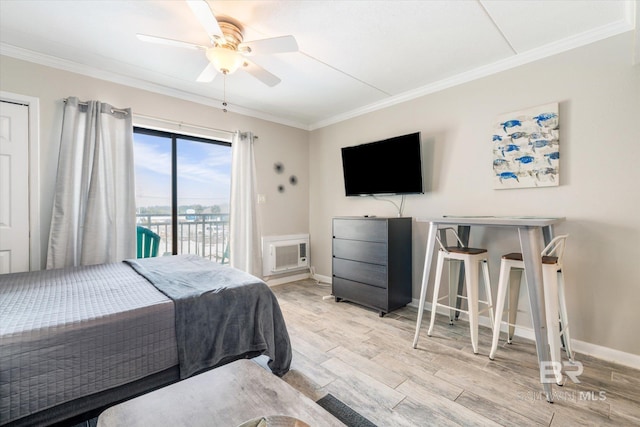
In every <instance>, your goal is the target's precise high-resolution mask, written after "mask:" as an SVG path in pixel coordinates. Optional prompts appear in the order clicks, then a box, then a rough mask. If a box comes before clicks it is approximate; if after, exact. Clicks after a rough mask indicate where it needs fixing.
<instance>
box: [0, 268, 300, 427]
mask: <svg viewBox="0 0 640 427" xmlns="http://www.w3.org/2000/svg"><path fill="white" fill-rule="evenodd" d="M258 355H264V356H267V357H268V359H269V362H268V366H269V367H270V368H271V370H272V372H273V373H274V374H276V375H280V376H281V375H283V374H284V373H286V372H287V371H288V369H289V366H290V363H291V345H290V341H289V335H288V333H287V330H286V326H285V323H284V319H283V317H282V312H281V311H280V307H279V305H278V302H277V300H276V298H275V296H274V295H273V293H272V292H271V290H270V289H269V288H268V286H267V285H266V284H265V283H264V282H263V281H261V280H259V279H257V278H256V277H254V276H251V275H249V274H246V273H244V272H241V271H239V270H236V269H233V268H231V267H228V266H221V265H218V264H215V263H213V262H210V261H208V260H204V259H202V258H200V257H197V256H194V255H179V256H169V257H157V258H146V259H140V260H127V261H125V262H121V263H112V264H102V265H94V266H84V267H75V268H65V269H58V270H47V271H36V272H29V273H15V274H7V275H0V425H5V424H6V425H12V426H13V425H15V426H18V425H47V424H51V423H54V422H58V421H61V420H68V419H70V418H72V417H74V416H77V415H79V414H86V413H88V412H90V411H95V410H97V409H98V408H102V407H104V406H108V405H110V404H113V403H116V402H119V401H122V400H125V399H127V398H130V397H132V396H135V395H138V394H140V393H143V392H146V391H149V390H153V389H155V388H158V387H161V386H164V385H167V384H169V383H172V382H175V381H178V380H180V379H184V378H187V377H190V376H192V375H194V374H196V373H199V372H202V371H204V370H207V369H211V368H213V367H216V366H220V365H223V364H225V363H228V362H231V361H233V360H237V359H241V358H248V357H255V356H258Z"/></svg>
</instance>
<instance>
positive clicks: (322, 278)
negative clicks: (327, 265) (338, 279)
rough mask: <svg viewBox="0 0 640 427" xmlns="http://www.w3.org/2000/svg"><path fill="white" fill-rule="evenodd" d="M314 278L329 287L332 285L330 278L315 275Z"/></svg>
mask: <svg viewBox="0 0 640 427" xmlns="http://www.w3.org/2000/svg"><path fill="white" fill-rule="evenodd" d="M313 278H314V279H316V280H317V281H318V282H320V283H327V284H329V285H330V284H331V277H329V276H323V275H322V274H314V275H313Z"/></svg>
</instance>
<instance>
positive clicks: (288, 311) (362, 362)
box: [272, 280, 640, 427]
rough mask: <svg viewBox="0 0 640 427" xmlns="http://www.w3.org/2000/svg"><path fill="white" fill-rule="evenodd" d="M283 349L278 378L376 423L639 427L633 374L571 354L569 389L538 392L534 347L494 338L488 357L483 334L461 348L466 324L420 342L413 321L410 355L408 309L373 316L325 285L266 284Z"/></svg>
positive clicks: (487, 337) (639, 386)
mask: <svg viewBox="0 0 640 427" xmlns="http://www.w3.org/2000/svg"><path fill="white" fill-rule="evenodd" d="M272 290H273V292H274V293H275V294H276V296H277V297H278V300H279V302H280V306H281V308H282V311H283V313H284V317H285V319H286V322H287V328H288V330H289V334H290V336H291V342H292V345H293V362H292V365H291V366H292V367H291V371H290V372H289V373H287V374H286V375H285V377H284V379H285V381H287V382H288V383H289V384H291V385H293V386H294V387H295V388H297V389H298V390H300V391H301V392H303V393H304V394H306V395H307V396H309V397H311V398H312V399H314V400H317V399H318V398H320V397H322V396H323V395H325V394H326V393H331V394H333V395H334V396H336V397H337V398H338V399H340V400H342V401H343V402H345V403H346V404H348V405H349V406H351V407H352V408H353V409H355V410H356V411H358V412H359V413H361V414H362V415H363V416H365V417H367V418H368V419H369V420H371V421H372V422H374V423H375V424H377V425H378V426H394V427H396V426H424V425H463V426H474V425H479V426H489V425H510V426H530V425H531V426H533V425H545V426H568V425H621V426H627V425H640V371H638V370H634V369H630V368H627V367H624V366H620V365H616V364H613V363H609V362H605V361H602V360H599V359H595V358H593V357H589V356H585V355H581V354H577V356H576V360H577V361H579V362H581V363H582V364H583V366H584V372H583V373H582V374H581V375H580V376H579V377H578V379H579V381H580V383H579V384H576V383H574V382H572V381H571V380H570V379H568V380H567V381H566V384H565V385H564V386H563V387H558V386H555V385H554V386H553V390H554V394H555V403H553V404H549V403H547V402H546V400H545V399H544V397H543V395H542V388H541V386H540V383H539V373H538V369H537V358H536V351H535V344H534V343H533V342H532V341H529V340H526V339H523V338H519V337H516V338H515V339H514V342H513V344H511V345H508V344H505V343H504V340H501V341H500V347H499V348H498V353H497V355H496V359H495V360H494V361H491V360H489V357H488V353H489V348H490V345H491V330H490V329H489V328H485V327H481V329H480V340H479V349H480V354H478V355H474V354H473V352H472V350H471V341H470V338H469V329H468V323H466V322H465V321H459V322H456V324H455V325H453V326H449V324H448V319H447V318H445V317H439V318H438V320H437V322H436V327H435V329H434V335H433V336H432V337H427V335H426V330H427V326H428V313H426V314H427V315H426V316H424V318H423V326H422V329H421V337H420V341H419V344H418V349H413V348H412V346H411V344H412V342H413V335H414V332H415V322H416V315H417V310H416V309H415V308H412V307H405V308H402V309H400V310H397V311H394V312H392V313H390V314H388V315H387V316H385V317H383V318H380V317H378V313H377V312H376V311H374V310H370V309H367V308H364V307H362V306H359V305H355V304H352V303H347V302H340V303H336V302H334V300H333V299H328V300H327V299H323V298H322V297H323V296H326V295H330V294H331V287H330V286H323V285H318V284H316V283H315V282H314V281H311V280H305V281H299V282H293V283H288V284H283V285H279V286H275V287H273V288H272Z"/></svg>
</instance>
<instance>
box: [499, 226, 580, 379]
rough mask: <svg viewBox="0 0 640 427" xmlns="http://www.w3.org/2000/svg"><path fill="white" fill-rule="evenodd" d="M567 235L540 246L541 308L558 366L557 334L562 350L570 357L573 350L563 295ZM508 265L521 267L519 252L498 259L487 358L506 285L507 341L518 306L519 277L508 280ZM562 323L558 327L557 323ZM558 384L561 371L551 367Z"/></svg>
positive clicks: (552, 357)
mask: <svg viewBox="0 0 640 427" xmlns="http://www.w3.org/2000/svg"><path fill="white" fill-rule="evenodd" d="M567 237H568V235H566V234H565V235H562V236H558V237H556V238H554V239H553V240H551V242H549V244H548V245H547V246H546V247H545V248H544V249H543V250H542V253H541V256H542V281H543V284H544V295H545V298H544V301H545V311H546V313H547V319H546V322H547V336H548V339H549V349H550V351H551V359H552V362H555V363H554V365H555V367H560V366H561V360H562V359H561V357H560V346H561V337H562V338H563V339H564V345H565V350H566V352H567V357H568V358H569V360H571V361H573V351H572V350H571V337H570V335H569V319H568V317H567V306H566V300H565V295H564V274H563V272H562V259H563V257H564V249H565V244H566V240H567ZM512 269H518V270H521V271H522V270H524V263H523V261H522V254H520V253H510V254H507V255H504V256H503V257H502V261H501V262H500V279H499V282H498V295H497V298H496V310H495V323H494V325H493V342H492V344H491V352H490V353H489V358H490V359H491V360H493V359H494V357H495V354H496V350H497V348H498V340H499V337H500V325H501V323H502V315H503V312H504V303H505V299H506V294H507V289H508V290H509V294H510V295H509V309H508V312H509V317H508V318H509V321H508V322H507V323H508V325H509V333H508V336H507V342H509V343H510V342H511V339H512V337H513V326H514V324H515V319H516V310H517V308H518V304H517V301H518V295H517V294H518V292H519V287H520V283H519V281H518V282H517V283H516V281H513V280H510V275H511V272H512ZM561 325H562V329H561V328H560V326H561ZM554 373H555V375H556V380H557V382H558V384H561V383H562V373H561V372H560V371H559V370H558V369H555V370H554Z"/></svg>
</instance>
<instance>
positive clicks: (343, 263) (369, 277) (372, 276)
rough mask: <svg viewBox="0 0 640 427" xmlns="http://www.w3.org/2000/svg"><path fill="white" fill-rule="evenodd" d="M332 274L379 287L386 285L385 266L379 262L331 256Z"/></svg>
mask: <svg viewBox="0 0 640 427" xmlns="http://www.w3.org/2000/svg"><path fill="white" fill-rule="evenodd" d="M333 276H334V277H341V278H343V279H349V280H353V281H355V282H361V283H367V284H369V285H372V286H377V287H379V288H386V287H387V267H386V266H385V265H379V264H369V263H366V262H359V261H350V260H346V259H341V258H333Z"/></svg>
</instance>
